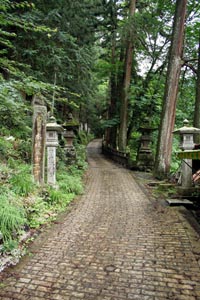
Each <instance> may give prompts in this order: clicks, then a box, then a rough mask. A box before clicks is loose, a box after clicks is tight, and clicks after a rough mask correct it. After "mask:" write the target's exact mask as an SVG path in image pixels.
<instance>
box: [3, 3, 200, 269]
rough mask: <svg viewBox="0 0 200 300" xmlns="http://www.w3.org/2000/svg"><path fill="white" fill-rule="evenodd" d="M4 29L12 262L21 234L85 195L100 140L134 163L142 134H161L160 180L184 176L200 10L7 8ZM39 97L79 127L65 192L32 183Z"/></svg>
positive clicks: (7, 237) (156, 143)
mask: <svg viewBox="0 0 200 300" xmlns="http://www.w3.org/2000/svg"><path fill="white" fill-rule="evenodd" d="M0 24H1V27H0V120H1V134H0V158H1V162H0V182H1V185H0V241H2V243H1V245H0V252H1V253H2V254H3V253H5V252H9V251H12V250H13V249H15V248H16V244H19V238H18V237H19V235H20V232H22V231H26V229H27V228H28V229H30V228H38V227H39V226H40V225H41V224H43V223H45V222H46V220H47V219H49V218H50V219H54V218H55V215H56V213H57V212H58V211H61V210H63V209H64V207H65V206H66V205H67V203H69V202H70V201H71V199H73V197H74V195H76V194H79V193H81V192H82V184H81V181H82V175H83V173H84V170H85V168H86V163H85V150H84V149H85V146H86V145H87V143H88V141H89V140H90V139H91V138H93V137H98V138H103V139H104V142H105V144H106V145H107V146H108V147H111V148H113V149H117V150H120V151H122V152H125V153H127V152H128V153H130V158H131V160H132V161H134V160H135V159H136V155H137V150H138V143H139V140H140V135H141V132H140V131H139V128H141V127H144V126H147V127H150V128H153V129H155V130H154V131H153V143H152V145H151V147H152V152H153V154H154V157H155V166H154V174H155V176H157V177H158V178H165V177H166V176H167V175H168V174H169V172H173V171H175V170H176V169H177V167H178V166H179V164H180V162H178V161H177V160H176V159H175V157H174V156H173V153H174V151H175V150H177V149H178V147H179V145H178V140H176V138H174V137H173V134H172V132H173V130H174V127H181V126H183V120H184V119H188V120H189V122H190V124H191V125H194V126H195V127H200V3H199V1H198V0H188V1H186V0H176V1H175V0H166V1H162V0H153V1H150V0H145V1H144V0H137V1H136V0H82V1H69V0H65V1H64V0H60V1H54V0H50V1H45V0H40V1H38V0H35V1H12V0H1V3H0ZM36 95H37V96H38V97H40V98H42V99H43V102H44V103H45V106H46V107H47V111H48V115H49V116H50V115H54V116H55V117H56V120H57V122H58V123H59V124H61V125H62V124H63V123H65V122H66V120H67V118H68V116H69V114H72V115H73V118H74V120H75V121H76V122H77V123H78V124H79V131H78V132H77V135H76V139H75V142H74V145H75V147H76V151H77V158H76V161H75V162H74V164H73V165H67V164H66V163H65V162H64V161H63V152H62V147H60V148H59V149H58V157H59V163H58V184H59V189H57V190H55V189H52V188H51V187H48V186H44V187H42V188H41V187H37V186H36V185H35V184H34V183H33V181H32V177H31V155H32V154H31V152H32V150H31V149H32V116H33V106H32V102H33V98H34V96H36ZM196 143H199V140H198V137H196ZM64 170H65V172H64ZM64 182H65V184H64ZM66 182H67V183H68V184H66ZM41 212H42V215H41ZM0 268H1V266H0Z"/></svg>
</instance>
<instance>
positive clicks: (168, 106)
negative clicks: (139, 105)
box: [154, 0, 187, 178]
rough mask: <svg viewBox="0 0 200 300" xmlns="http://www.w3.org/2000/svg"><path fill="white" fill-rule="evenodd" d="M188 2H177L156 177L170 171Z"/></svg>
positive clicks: (163, 176) (164, 175)
mask: <svg viewBox="0 0 200 300" xmlns="http://www.w3.org/2000/svg"><path fill="white" fill-rule="evenodd" d="M186 6H187V0H177V1H176V10H175V16H174V23H173V32H172V42H171V48H170V56H169V64H168V71H167V78H166V85H165V94H164V98H163V106H162V115H161V124H160V130H159V139H158V146H157V154H156V162H155V169H154V175H155V176H156V177H157V178H165V177H166V176H167V174H168V173H169V171H170V163H171V154H172V132H173V129H174V123H175V113H176V102H177V101H176V100H177V94H178V83H179V76H180V71H181V65H182V60H181V58H182V51H183V38H184V24H185V16H186Z"/></svg>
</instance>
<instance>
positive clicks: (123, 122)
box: [119, 0, 136, 151]
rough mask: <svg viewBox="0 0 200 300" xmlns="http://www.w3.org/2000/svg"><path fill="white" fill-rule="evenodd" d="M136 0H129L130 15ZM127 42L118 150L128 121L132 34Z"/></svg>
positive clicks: (122, 141)
mask: <svg viewBox="0 0 200 300" xmlns="http://www.w3.org/2000/svg"><path fill="white" fill-rule="evenodd" d="M135 5H136V0H130V9H129V16H130V17H132V16H133V15H134V13H135ZM128 39H129V40H128V44H127V48H126V59H125V68H124V80H123V89H122V95H121V109H120V128H119V150H121V151H125V150H126V144H127V123H128V92H129V87H130V81H131V70H132V54H133V41H132V34H131V32H130V34H129V35H128Z"/></svg>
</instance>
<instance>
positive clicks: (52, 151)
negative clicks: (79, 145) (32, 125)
mask: <svg viewBox="0 0 200 300" xmlns="http://www.w3.org/2000/svg"><path fill="white" fill-rule="evenodd" d="M46 131H47V135H46V147H47V184H49V185H52V186H55V185H56V148H57V147H58V132H61V131H62V126H60V125H59V124H57V122H56V119H55V118H54V117H53V116H52V117H50V120H49V123H47V125H46Z"/></svg>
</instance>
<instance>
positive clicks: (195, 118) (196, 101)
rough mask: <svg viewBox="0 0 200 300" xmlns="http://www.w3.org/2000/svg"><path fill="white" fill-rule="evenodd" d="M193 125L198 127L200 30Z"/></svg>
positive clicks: (199, 123)
mask: <svg viewBox="0 0 200 300" xmlns="http://www.w3.org/2000/svg"><path fill="white" fill-rule="evenodd" d="M194 127H197V128H200V32H199V49H198V68H197V81H196V100H195V110H194ZM194 141H195V143H196V144H200V135H199V134H197V135H195V136H194Z"/></svg>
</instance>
